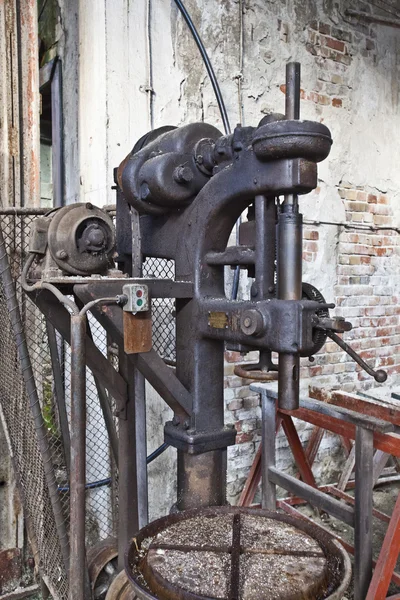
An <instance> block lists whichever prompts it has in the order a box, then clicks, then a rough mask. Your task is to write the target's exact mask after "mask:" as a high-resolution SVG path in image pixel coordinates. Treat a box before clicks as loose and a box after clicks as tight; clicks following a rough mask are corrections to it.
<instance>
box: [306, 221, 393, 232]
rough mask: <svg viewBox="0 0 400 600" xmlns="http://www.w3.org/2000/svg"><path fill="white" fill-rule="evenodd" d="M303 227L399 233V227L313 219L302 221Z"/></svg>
mask: <svg viewBox="0 0 400 600" xmlns="http://www.w3.org/2000/svg"><path fill="white" fill-rule="evenodd" d="M304 224H305V225H315V226H318V225H330V226H334V227H344V228H345V229H356V230H357V231H372V232H375V233H376V232H378V231H394V232H396V233H400V227H391V226H389V225H379V226H378V225H368V224H367V223H366V224H361V223H359V224H358V225H353V224H352V223H346V222H343V221H320V220H313V219H304Z"/></svg>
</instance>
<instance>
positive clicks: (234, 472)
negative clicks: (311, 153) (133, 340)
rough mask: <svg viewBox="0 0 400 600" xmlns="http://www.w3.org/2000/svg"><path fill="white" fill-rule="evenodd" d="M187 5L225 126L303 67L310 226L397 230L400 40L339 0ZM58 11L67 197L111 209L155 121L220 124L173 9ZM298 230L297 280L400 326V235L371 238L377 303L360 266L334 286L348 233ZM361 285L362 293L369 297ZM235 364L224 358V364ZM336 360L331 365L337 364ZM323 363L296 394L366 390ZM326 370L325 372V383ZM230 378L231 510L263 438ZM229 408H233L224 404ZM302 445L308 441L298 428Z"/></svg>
mask: <svg viewBox="0 0 400 600" xmlns="http://www.w3.org/2000/svg"><path fill="white" fill-rule="evenodd" d="M76 2H77V0H76ZM185 4H186V6H187V8H188V10H189V11H190V13H191V14H192V16H193V20H194V22H195V23H196V25H197V26H198V29H199V32H200V34H201V36H202V38H203V40H204V43H205V46H206V48H207V50H208V53H209V55H210V57H211V59H212V62H213V64H214V67H215V70H216V73H217V76H218V79H219V82H220V85H221V89H222V92H223V95H224V98H225V102H226V105H227V109H228V113H229V117H230V121H231V125H232V126H234V125H235V124H236V123H237V122H239V121H240V120H242V122H243V124H245V125H255V124H257V123H258V121H259V120H260V119H261V118H262V116H264V115H265V114H267V113H268V112H271V111H280V112H283V111H284V102H285V98H284V87H283V86H284V80H285V64H286V62H287V61H289V60H298V61H300V62H301V64H302V102H301V114H302V117H303V118H305V119H313V120H319V121H322V122H324V123H325V124H327V125H328V126H329V127H330V129H331V131H332V135H333V139H334V145H333V148H332V152H331V155H330V157H329V158H328V159H327V160H326V161H325V162H324V163H322V164H321V165H320V166H319V186H318V189H317V190H316V191H315V192H314V193H312V194H310V195H308V196H306V197H304V198H302V199H301V201H300V206H301V209H302V211H303V213H304V216H305V218H306V219H312V220H328V221H329V220H332V221H346V220H347V221H348V222H349V223H351V222H353V221H355V222H359V223H364V224H371V223H375V224H379V222H381V223H385V222H386V224H387V223H388V222H390V224H391V225H392V226H395V225H396V226H398V225H399V208H398V207H399V202H398V200H399V189H400V185H399V184H400V172H399V169H398V164H399V158H400V153H399V150H398V145H397V143H396V138H395V137H394V133H395V132H397V131H398V130H399V126H400V111H399V74H400V35H399V31H398V30H395V29H390V28H387V27H382V26H377V25H371V24H362V23H359V22H358V21H356V20H354V19H350V18H348V17H346V16H345V9H346V8H348V6H349V3H348V2H346V0H313V1H311V0H306V1H302V0H290V1H289V0H287V1H283V0H271V1H269V2H266V1H264V0H242V1H240V2H239V1H238V0H236V1H234V0H186V2H185ZM374 4H375V5H376V4H379V1H377V2H375V3H374ZM149 6H150V8H149ZM386 7H387V4H386ZM351 8H352V9H355V10H361V11H366V12H370V11H371V10H376V8H375V6H374V7H373V6H372V5H370V4H369V3H368V2H362V1H355V2H352V3H351ZM397 10H398V9H397ZM63 11H64V17H63V23H62V26H63V28H64V38H63V39H64V42H63V44H64V53H65V54H64V56H65V60H66V65H65V67H64V68H65V69H67V70H69V75H67V76H66V75H64V95H65V101H64V106H65V111H66V113H65V139H66V162H67V183H66V199H67V201H68V202H70V201H74V200H76V199H78V198H80V200H82V201H91V202H94V203H96V204H98V205H103V204H110V203H113V202H114V195H113V192H112V190H111V186H112V185H113V173H112V170H113V167H115V166H117V165H118V164H119V162H120V161H121V160H122V158H123V157H124V156H125V155H126V154H127V153H128V152H129V151H130V149H131V148H132V146H133V144H134V143H135V141H136V140H137V139H138V138H139V137H140V136H141V135H143V134H144V133H145V132H146V131H148V129H149V128H150V125H151V124H154V127H159V126H161V125H166V124H174V125H181V124H183V123H187V122H190V121H195V120H205V121H207V122H209V123H212V124H214V125H217V126H219V127H220V128H221V119H220V116H219V113H218V108H217V104H216V101H215V98H214V94H213V91H212V89H211V85H210V82H209V79H208V77H207V76H206V72H205V69H204V66H203V64H202V62H201V59H200V57H199V53H198V50H197V47H196V46H195V43H194V42H193V40H192V38H191V35H190V33H189V31H188V29H187V26H186V24H185V23H184V21H183V20H182V18H181V16H180V14H179V13H178V11H177V9H176V7H175V4H174V3H173V2H171V1H170V0H151V2H150V4H148V3H147V1H146V0H135V2H132V1H130V0H85V2H83V1H82V2H80V6H79V8H77V7H76V6H75V7H74V8H73V10H72V11H71V12H70V11H69V10H68V9H66V8H64V9H63ZM393 11H394V12H395V11H396V4H395V3H394V4H393ZM78 14H79V32H78V30H77V15H78ZM386 16H387V14H386ZM149 23H150V24H149ZM241 39H242V40H243V45H242V46H241ZM78 52H79V81H78V79H77V75H76V71H74V69H75V68H76V67H73V66H72V65H71V64H69V63H68V57H69V60H70V61H73V60H75V59H76V58H77V56H78ZM241 63H243V64H242V65H241ZM241 66H242V68H241ZM64 73H65V71H64ZM66 81H67V83H66ZM76 115H78V118H77V119H76V118H75V117H76ZM78 167H79V168H78ZM77 173H79V180H78V179H77ZM68 178H69V179H68ZM358 197H360V198H361V199H362V200H361V203H362V204H363V206H362V207H361V208H360V206H359V204H360V203H358V205H356V203H357V198H358ZM374 198H375V199H376V200H375V201H374V200H373V199H374ZM370 202H371V203H372V204H373V203H374V202H375V203H376V207H374V206H372V204H370ZM357 211H359V214H358V213H357ZM385 211H386V212H385ZM381 217H383V220H381V221H379V219H381ZM385 219H389V221H385ZM307 231H308V233H307V236H309V237H307V236H306V237H305V242H304V244H305V246H304V248H305V262H304V280H305V281H308V282H310V283H313V284H315V285H317V286H318V287H319V288H320V289H321V291H322V292H323V294H324V295H325V297H326V299H327V300H328V301H335V300H337V299H339V301H340V302H341V299H342V298H343V299H344V300H343V302H342V303H341V304H340V306H341V307H342V308H339V310H343V313H344V314H346V310H349V312H352V314H353V316H355V317H356V318H357V319H358V320H359V321H360V323H359V324H360V327H361V325H362V323H361V317H360V315H359V314H358V313H357V310H358V308H359V306H358V305H360V306H361V305H362V304H363V303H366V306H367V308H365V310H366V311H367V310H369V309H368V306H369V301H368V298H370V299H371V298H372V297H379V298H380V300H379V303H380V304H382V305H384V303H388V298H389V297H390V298H391V300H390V303H391V304H390V307H389V308H388V309H387V310H388V311H392V312H384V313H383V315H391V314H393V315H394V316H393V319H395V320H396V319H397V320H398V316H396V315H397V313H396V310H397V309H396V306H397V304H398V296H399V295H400V293H399V292H400V289H399V280H398V274H397V273H398V249H397V247H396V246H397V241H396V240H394V239H393V240H392V241H391V240H389V241H385V240H384V239H383V238H382V240H378V241H377V244H378V245H379V244H389V246H390V248H389V249H387V250H388V251H387V252H386V251H385V252H386V253H385V256H383V254H382V253H381V254H378V253H377V252H376V250H375V246H374V244H375V241H376V240H375V241H374V240H371V239H368V240H367V242H368V244H370V246H368V247H371V248H373V256H372V259H371V260H370V263H369V270H368V273H367V271H365V272H366V273H367V275H365V277H368V278H370V277H381V278H385V277H386V279H388V280H389V279H390V282H389V283H390V286H391V287H390V291H391V294H390V295H389V294H386V295H384V294H383V291H382V288H383V287H384V280H383V279H382V280H379V281H377V280H376V279H375V283H373V284H372V283H371V282H372V280H370V279H368V282H366V281H364V280H362V281H361V279H362V277H364V275H362V274H363V273H364V271H362V269H363V268H364V264H363V263H362V264H361V265H360V267H359V268H358V267H357V268H356V267H355V268H354V271H353V272H352V275H353V276H354V278H358V279H360V278H361V279H360V281H361V284H360V285H359V286H357V290H358V291H357V293H356V287H354V288H346V290H347V291H346V290H345V291H343V289H342V290H341V291H340V290H339V287H340V286H341V287H342V288H343V285H342V284H341V282H342V283H343V280H344V278H345V277H347V276H348V275H349V273H350V271H349V273H348V275H345V271H344V270H343V269H342V266H341V265H342V263H341V262H340V261H344V263H343V264H344V266H347V264H348V263H346V261H347V260H348V258H347V257H348V256H349V254H346V252H348V251H346V249H344V248H343V245H344V243H345V242H344V239H345V238H344V237H343V236H344V235H345V233H346V231H345V230H344V229H343V228H338V227H329V226H315V227H311V226H310V227H309V228H308V229H307ZM346 243H350V242H348V241H347V242H346ZM351 243H352V244H355V245H354V246H353V247H352V249H351V253H353V254H355V255H357V256H358V254H357V252H358V250H357V248H356V245H357V244H358V243H359V242H356V241H355V240H353V242H351ZM389 250H390V251H389ZM369 256H371V253H370V254H369ZM379 258H382V260H379ZM350 274H351V273H350ZM348 279H350V277H348ZM349 283H353V282H351V281H350V282H349ZM370 284H371V285H370ZM363 286H364V287H365V289H367V288H368V289H370V290H371V291H369V292H368V293H364V291H365V290H364V288H363ZM378 286H380V287H379V291H378ZM243 287H245V282H243ZM361 288H362V289H361ZM353 292H354V294H353ZM360 292H361V294H360ZM357 294H360V296H358V295H357ZM358 298H359V299H358ZM382 298H384V299H382ZM352 302H353V304H352ZM347 307H349V308H347ZM357 307H358V308H357ZM363 310H364V308H363ZM363 314H364V318H366V316H365V313H363ZM379 318H382V319H386V316H382V317H379ZM387 318H388V319H389V317H387ZM390 318H391V317H390ZM397 320H396V323H394V321H393V322H392V325H391V327H392V330H391V335H392V337H390V336H389V337H390V340H389V337H388V338H384V337H382V338H381V339H382V340H385V339H388V340H389V342H390V344H391V345H390V348H391V349H393V354H394V353H396V356H397V348H398V344H399V343H400V340H399V339H397V338H398V337H399V336H398V335H397V334H398V333H400V330H398V322H397ZM376 326H378V320H377V321H376V325H375V324H372V325H371V328H370V329H368V328H367V329H362V327H361V329H360V336H361V334H362V335H364V334H365V335H367V336H369V338H371V337H373V336H374V327H376ZM357 331H358V330H357ZM382 335H383V334H382ZM396 335H397V338H396ZM360 339H361V338H360ZM389 342H387V343H389ZM356 343H357V344H358V343H359V344H360V348H361V349H362V348H365V344H364V346H362V340H361V342H359V340H358V339H356ZM385 343H386V342H384V341H382V344H383V345H384V344H385ZM375 348H376V347H375ZM390 351H391V352H392V350H390ZM236 358H237V357H236ZM236 358H235V357H231V359H232V361H234V360H236ZM328 358H329V357H328ZM369 358H370V359H371V357H369ZM387 358H388V357H387V355H386V356H383V357H382V356H381V354H379V352H378V350H375V351H374V353H373V354H372V359H371V360H372V361H373V363H374V364H376V365H377V366H378V365H379V364H384V362H382V361H383V360H386V359H387ZM389 358H390V357H389ZM397 359H398V356H397V358H396V359H395V362H393V363H392V366H391V367H390V369H391V379H390V381H391V382H392V383H393V382H395V381H396V378H397V373H398V370H399V366H398V360H397ZM318 360H319V361H320V363H318ZM335 360H336V359H335ZM337 360H338V361H339V363H340V361H341V359H340V358H337ZM324 361H325V362H324ZM326 362H329V360H328V359H326V357H325V355H324V357H320V358H318V359H317V363H316V365H315V366H314V367H312V368H311V367H309V366H304V367H303V374H304V376H305V379H304V385H305V386H307V385H308V383H309V382H310V377H313V381H314V382H315V381H317V382H320V383H325V384H327V385H330V386H331V385H335V384H336V385H343V386H346V385H347V386H348V387H349V386H350V387H351V386H353V387H357V386H358V385H360V386H364V387H366V386H370V385H371V382H368V381H365V380H364V379H363V378H362V375H360V374H359V373H358V371H357V370H356V369H355V367H354V368H353V367H352V366H351V365H348V363H346V365H344V366H343V365H341V364H338V365H337V364H332V365H331V366H330V365H329V364H328V365H327V364H326ZM342 367H343V368H342ZM318 368H320V369H321V370H320V371H319V370H318ZM312 369H314V371H313V370H312ZM324 369H325V371H326V372H327V373H328V372H329V376H324V375H323V374H324ZM329 369H330V370H329ZM346 369H348V371H346ZM232 372H233V363H232V362H228V363H227V366H226V375H227V389H226V402H227V413H226V414H227V421H231V422H234V423H236V424H237V425H238V427H239V438H238V441H240V442H241V444H238V445H237V446H236V447H235V448H234V449H232V450H231V451H230V456H231V466H230V470H229V475H228V482H229V485H228V493H229V499H230V500H231V501H234V500H236V499H237V497H238V493H239V492H240V489H241V487H242V485H243V481H244V478H245V476H246V474H247V473H248V469H249V466H250V464H251V461H252V459H253V456H254V452H255V448H256V446H257V444H258V441H259V425H260V421H259V419H260V408H259V406H258V401H257V399H255V398H254V396H252V395H251V394H249V391H248V388H247V387H246V385H245V382H242V381H238V380H237V379H235V378H233V376H232ZM229 378H230V379H229ZM230 403H234V404H233V406H232V407H231V408H229V404H230ZM162 410H163V408H162V403H161V402H160V400H159V399H157V398H156V397H155V395H153V394H150V395H149V414H148V417H149V436H150V446H151V448H150V449H153V446H155V445H156V442H159V441H161V430H162V422H163V419H164V413H163V412H162ZM246 436H247V437H246ZM302 438H303V439H306V438H307V432H305V433H304V435H303V433H302ZM279 448H280V454H279V456H280V460H281V464H282V466H285V467H287V468H290V466H291V458H290V454H289V452H288V450H287V447H286V446H285V443H284V441H282V439H281V440H280V442H279ZM334 452H336V453H337V444H336V442H335V440H334V439H333V438H327V440H326V441H325V442H324V447H323V448H322V450H321V454H320V455H319V457H318V468H319V471H320V473H324V474H325V475H326V476H329V475H332V473H333V471H334V469H333V468H331V467H329V465H328V463H329V462H330V461H328V460H327V457H328V456H329V455H330V454H332V453H334ZM339 458H340V457H339ZM159 460H160V459H159ZM161 460H162V463H159V464H160V465H161V466H160V467H157V466H156V463H155V464H154V466H153V467H152V469H151V473H154V477H153V475H152V474H151V476H150V477H151V481H150V490H151V500H152V506H151V516H152V517H155V516H157V515H158V514H162V513H163V512H165V510H166V509H167V507H168V506H169V505H170V504H172V502H173V501H174V490H173V488H172V481H173V479H174V475H173V473H174V468H175V467H174V451H173V450H171V451H170V453H169V455H168V456H167V457H164V458H163V459H161ZM339 468H340V461H339ZM169 470H170V475H168V471H169ZM160 472H162V474H163V479H162V484H161V485H160V484H159V482H160V481H161V480H160V479H158V477H160Z"/></svg>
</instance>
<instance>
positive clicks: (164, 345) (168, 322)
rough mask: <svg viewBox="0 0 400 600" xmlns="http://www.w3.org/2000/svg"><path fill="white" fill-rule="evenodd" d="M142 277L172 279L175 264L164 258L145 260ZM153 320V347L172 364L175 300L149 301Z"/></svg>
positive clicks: (159, 299) (156, 299) (173, 356)
mask: <svg viewBox="0 0 400 600" xmlns="http://www.w3.org/2000/svg"><path fill="white" fill-rule="evenodd" d="M143 277H149V278H151V277H157V278H158V279H174V277H175V263H174V261H173V260H167V259H164V258H147V259H146V261H145V262H144V265H143ZM151 310H152V320H153V346H154V349H155V350H156V351H157V352H158V353H159V354H160V356H162V357H163V358H164V360H166V361H170V362H174V361H175V359H176V351H175V300H173V299H172V298H154V299H153V300H152V301H151Z"/></svg>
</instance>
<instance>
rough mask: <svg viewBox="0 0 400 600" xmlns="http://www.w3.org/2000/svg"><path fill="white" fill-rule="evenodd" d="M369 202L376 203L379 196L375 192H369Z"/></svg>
mask: <svg viewBox="0 0 400 600" xmlns="http://www.w3.org/2000/svg"><path fill="white" fill-rule="evenodd" d="M368 202H369V204H376V203H377V202H378V198H377V197H376V196H375V194H368Z"/></svg>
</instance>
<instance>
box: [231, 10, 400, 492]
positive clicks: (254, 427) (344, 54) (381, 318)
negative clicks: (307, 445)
mask: <svg viewBox="0 0 400 600" xmlns="http://www.w3.org/2000/svg"><path fill="white" fill-rule="evenodd" d="M300 4H301V9H303V7H304V15H306V14H307V15H311V13H312V12H313V11H312V10H310V5H309V4H307V3H305V4H303V3H299V6H300ZM294 5H296V3H294ZM330 6H331V5H330ZM346 7H348V3H346V2H344V1H343V2H340V1H339V2H337V3H334V5H333V4H332V6H331V10H330V11H328V12H325V11H326V6H325V4H324V6H323V7H322V3H318V2H317V6H316V9H315V16H316V18H313V19H312V18H310V19H308V18H307V16H304V19H303V15H302V14H301V10H300V9H299V11H298V13H297V17H298V21H297V23H298V25H297V26H294V25H293V21H291V16H292V15H291V13H290V11H288V13H287V15H286V18H285V16H284V15H283V14H281V15H279V16H278V18H277V20H276V22H277V34H276V35H275V38H274V40H275V43H276V45H277V50H276V54H275V55H278V54H279V52H281V53H283V54H285V45H286V46H287V45H289V46H290V48H291V54H290V56H291V57H292V58H296V59H299V60H301V62H302V63H303V77H302V90H301V100H302V102H301V111H302V115H303V118H311V119H316V120H319V121H321V122H324V123H326V124H327V125H328V126H329V127H330V128H331V129H332V131H333V138H334V145H333V148H332V153H331V155H330V157H329V158H328V159H327V161H325V163H322V165H321V166H320V168H319V173H320V178H321V179H320V181H319V186H318V188H317V189H316V190H315V192H314V193H313V194H311V195H310V197H309V199H302V200H301V202H300V207H301V210H302V212H303V213H304V217H305V223H306V225H305V227H304V235H303V260H304V277H303V280H304V281H307V282H309V283H312V284H313V285H315V286H316V287H317V288H319V289H321V290H322V292H323V294H324V295H325V298H326V300H327V301H328V302H334V303H335V304H336V309H335V311H334V312H335V314H337V315H338V316H343V317H345V318H346V319H347V320H349V321H351V322H352V324H353V329H352V331H350V332H348V333H346V334H345V335H344V339H345V340H346V341H347V342H349V343H350V345H351V346H352V347H353V348H354V349H355V350H356V351H357V352H358V353H359V354H360V355H361V357H362V358H363V359H364V360H365V361H366V362H367V363H368V364H369V365H370V366H371V367H373V368H375V369H377V368H384V369H385V370H387V372H388V374H389V379H388V382H387V385H393V384H395V383H396V382H397V381H398V374H399V373H400V321H399V315H400V304H399V297H400V284H399V276H398V273H400V247H399V243H400V236H399V234H398V233H397V232H396V231H394V230H391V229H390V227H398V226H399V211H398V208H397V205H398V191H397V190H398V186H397V185H396V183H395V181H396V177H397V176H396V174H395V173H394V166H393V168H392V167H391V166H390V165H391V161H392V158H393V157H394V155H395V153H396V144H395V140H394V139H393V140H392V141H390V140H389V138H388V137H387V132H386V137H385V136H383V131H382V130H383V129H384V128H386V126H387V123H390V122H392V123H393V126H394V123H397V120H396V119H398V117H399V97H400V93H399V90H398V85H397V84H395V83H394V81H396V78H397V75H396V74H395V73H397V71H398V64H399V58H398V56H397V54H396V51H395V50H394V48H393V47H391V46H390V43H391V42H390V33H391V32H390V30H388V29H385V30H384V32H385V35H384V33H383V32H382V29H380V28H379V27H377V26H376V25H374V24H371V23H367V22H362V21H359V20H357V19H353V18H350V17H346V18H344V14H345V8H346ZM351 8H353V9H355V10H361V11H364V12H372V11H373V10H374V7H373V6H372V4H370V3H368V2H363V1H359V0H356V1H355V2H354V3H352V6H351ZM295 10H296V9H295ZM260 14H261V13H260ZM271 19H272V21H271V22H272V23H273V16H271ZM271 29H272V30H273V26H272V27H271ZM385 36H386V37H385ZM272 37H273V36H272ZM393 41H394V38H393ZM386 43H387V44H389V45H388V46H385V44H386ZM271 56H272V57H273V53H271ZM307 57H308V58H307ZM270 59H271V57H270ZM385 61H386V63H385ZM305 64H307V68H306V69H305V67H304V65H305ZM391 68H393V69H394V71H393V72H391ZM304 72H306V75H304ZM280 76H281V82H280V83H279V84H277V86H276V89H277V92H278V94H280V95H281V96H282V97H283V94H284V93H285V85H284V83H283V81H282V80H283V76H284V74H283V72H282V73H281V74H280ZM383 90H384V91H383ZM378 98H379V100H378ZM271 104H272V103H271ZM268 108H269V106H268ZM266 110H267V109H266ZM390 120H391V121H390ZM377 122H379V123H380V125H379V127H378V128H377V127H376V123H377ZM372 132H373V133H372ZM385 140H386V141H385ZM390 148H391V150H389V149H390ZM391 153H392V155H391ZM393 153H394V154H393ZM383 157H385V159H384V160H383ZM384 173H385V174H384ZM323 221H330V222H336V223H337V222H340V223H344V225H342V226H337V225H329V224H326V223H325V224H324V223H322V222H323ZM346 225H347V226H346ZM378 228H387V229H378ZM245 359H246V361H248V359H249V357H245ZM239 360H242V361H243V357H240V356H239V355H236V354H234V353H228V354H227V355H226V384H225V402H226V420H227V422H230V423H235V425H236V427H237V430H238V436H237V445H236V446H235V447H233V448H230V449H229V457H230V462H229V469H228V498H229V500H230V501H231V502H235V501H237V499H238V497H239V494H240V491H241V489H242V487H243V484H244V482H245V479H246V477H247V474H248V471H249V467H250V465H251V463H252V460H253V458H254V454H255V452H256V450H257V447H258V444H259V441H260V433H261V431H260V426H261V421H260V419H261V409H260V406H259V399H258V397H257V396H256V395H254V394H252V393H251V392H250V391H249V388H248V383H249V382H248V381H244V380H241V379H238V378H235V377H234V375H233V368H234V363H235V361H239ZM255 361H256V357H254V356H253V357H252V360H251V361H250V362H255ZM248 362H249V361H248ZM301 377H302V389H303V393H306V391H307V388H308V385H309V384H310V383H312V384H313V385H321V386H326V387H328V388H333V387H335V388H339V387H340V388H342V389H344V390H347V391H355V390H362V389H364V390H365V389H368V388H371V387H373V386H376V385H377V384H376V383H375V381H374V380H373V379H372V378H371V377H370V376H368V375H367V374H366V373H365V372H364V371H363V370H362V369H361V368H360V367H359V366H358V365H357V364H356V363H355V362H354V361H352V360H351V359H350V358H349V357H348V355H347V354H345V353H344V352H343V351H342V350H341V349H340V348H339V347H338V346H337V345H336V344H335V343H334V342H331V341H328V342H327V343H326V344H325V346H324V348H323V349H322V350H321V351H320V352H319V353H318V355H316V357H315V361H314V362H309V361H308V359H303V360H302V366H301ZM297 426H298V429H299V433H300V437H301V439H302V441H303V442H306V440H307V439H308V437H309V435H310V431H311V428H310V427H309V426H307V425H305V424H304V423H297ZM277 450H278V454H277V460H278V464H279V467H280V468H283V469H284V470H286V471H288V472H292V470H293V461H292V456H291V453H290V451H289V449H288V444H287V441H286V438H285V437H284V435H283V434H280V435H279V436H278V439H277ZM342 461H343V455H342V453H341V448H340V444H339V441H338V439H337V438H336V437H335V436H332V435H329V434H328V435H327V434H325V437H324V439H323V443H322V445H321V449H320V452H319V454H318V455H317V459H316V463H315V473H316V475H317V477H319V478H320V480H321V479H324V480H325V481H326V480H331V481H332V480H335V479H336V477H337V476H338V473H339V471H340V468H341V464H342Z"/></svg>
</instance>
